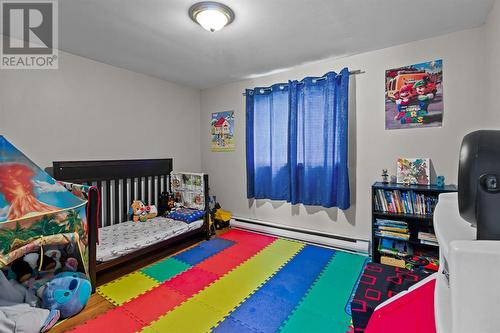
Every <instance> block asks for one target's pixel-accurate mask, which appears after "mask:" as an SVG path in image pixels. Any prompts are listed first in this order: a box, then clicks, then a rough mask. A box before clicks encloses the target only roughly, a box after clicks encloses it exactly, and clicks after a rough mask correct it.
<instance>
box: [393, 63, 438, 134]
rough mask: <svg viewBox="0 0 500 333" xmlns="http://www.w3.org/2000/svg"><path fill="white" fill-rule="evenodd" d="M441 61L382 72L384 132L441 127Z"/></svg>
mask: <svg viewBox="0 0 500 333" xmlns="http://www.w3.org/2000/svg"><path fill="white" fill-rule="evenodd" d="M442 123H443V61H442V60H434V61H429V62H424V63H421V64H414V65H410V66H405V67H399V68H394V69H389V70H386V71H385V129H400V128H415V127H441V126H442Z"/></svg>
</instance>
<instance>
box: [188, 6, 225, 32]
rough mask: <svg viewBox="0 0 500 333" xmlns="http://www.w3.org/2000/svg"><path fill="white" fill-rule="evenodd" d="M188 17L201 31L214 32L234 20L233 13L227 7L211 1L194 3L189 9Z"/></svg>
mask: <svg viewBox="0 0 500 333" xmlns="http://www.w3.org/2000/svg"><path fill="white" fill-rule="evenodd" d="M189 17H190V18H191V19H192V20H193V21H194V22H196V23H198V24H199V25H201V26H202V27H203V29H205V30H207V31H210V32H215V31H218V30H220V29H222V28H224V27H225V26H226V25H229V24H230V23H231V22H233V20H234V12H233V10H232V9H231V8H229V7H228V6H226V5H224V4H222V3H219V2H213V1H203V2H198V3H195V4H194V5H192V6H191V8H189Z"/></svg>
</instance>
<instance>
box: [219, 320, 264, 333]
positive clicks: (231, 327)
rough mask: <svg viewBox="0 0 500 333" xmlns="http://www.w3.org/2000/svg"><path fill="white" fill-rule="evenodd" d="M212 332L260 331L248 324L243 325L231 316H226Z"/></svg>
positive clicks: (254, 332) (240, 332) (245, 332)
mask: <svg viewBox="0 0 500 333" xmlns="http://www.w3.org/2000/svg"><path fill="white" fill-rule="evenodd" d="M212 332H218V333H235V332H237V333H258V332H257V331H254V330H252V329H251V328H249V327H248V326H245V325H243V324H242V323H241V322H239V321H238V320H235V319H234V318H232V317H231V316H229V317H226V318H225V319H224V321H223V322H222V323H220V325H219V326H217V327H216V328H215V329H214V330H213V331H212Z"/></svg>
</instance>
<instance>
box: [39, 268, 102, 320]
mask: <svg viewBox="0 0 500 333" xmlns="http://www.w3.org/2000/svg"><path fill="white" fill-rule="evenodd" d="M83 276H84V275H82V273H78V272H74V273H73V272H64V273H60V274H58V275H56V276H55V277H54V279H52V280H51V281H50V282H48V283H47V284H46V287H45V289H44V291H43V297H42V301H43V306H44V308H46V309H49V310H59V311H60V312H61V318H68V317H71V316H74V315H75V314H77V313H78V312H80V311H81V310H82V309H83V308H84V307H85V305H86V304H87V301H88V300H89V297H90V294H91V291H92V286H91V285H90V282H89V281H88V280H87V279H84V278H82V277H83Z"/></svg>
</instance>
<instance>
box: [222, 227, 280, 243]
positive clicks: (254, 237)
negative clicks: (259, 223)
mask: <svg viewBox="0 0 500 333" xmlns="http://www.w3.org/2000/svg"><path fill="white" fill-rule="evenodd" d="M218 238H224V239H229V240H232V241H235V242H237V243H252V244H257V243H259V242H269V241H273V240H275V239H277V237H273V236H267V235H261V234H256V233H253V232H248V231H243V230H238V229H232V230H230V231H228V232H226V233H224V234H222V235H220V236H218Z"/></svg>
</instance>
